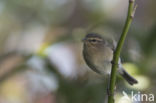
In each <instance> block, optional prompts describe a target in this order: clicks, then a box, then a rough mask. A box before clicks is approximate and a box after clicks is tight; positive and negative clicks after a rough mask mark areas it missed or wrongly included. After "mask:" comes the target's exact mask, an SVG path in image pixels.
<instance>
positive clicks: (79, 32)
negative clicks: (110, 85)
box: [0, 0, 156, 103]
mask: <svg viewBox="0 0 156 103" xmlns="http://www.w3.org/2000/svg"><path fill="white" fill-rule="evenodd" d="M136 3H137V5H138V8H137V10H136V14H135V18H134V20H133V22H132V25H131V28H130V30H129V33H128V36H127V38H126V41H125V44H124V47H123V49H122V53H121V57H122V59H121V60H122V62H123V65H124V67H125V68H126V70H127V71H128V72H129V73H130V74H132V75H133V76H134V77H135V78H136V79H137V80H138V81H139V84H137V85H135V86H133V87H132V86H129V85H128V84H127V83H126V82H125V81H124V80H123V79H122V78H120V77H119V78H117V83H116V93H115V99H116V103H134V102H131V101H128V100H125V101H122V99H123V93H122V92H123V91H125V92H126V93H127V94H128V95H131V92H132V91H134V92H135V93H138V92H140V93H142V94H153V95H154V94H156V80H155V78H156V13H155V10H156V6H155V4H156V1H155V0H137V1H136ZM127 6H128V0H116V1H112V0H98V1H97V0H0V103H105V101H107V91H106V88H107V83H106V80H105V78H102V77H100V76H99V75H97V74H96V73H94V72H93V71H91V70H89V68H88V67H87V65H86V64H85V63H84V60H83V58H82V45H83V44H82V42H81V40H82V38H83V37H84V36H85V35H86V34H87V33H89V32H95V33H99V34H101V35H104V36H107V37H110V38H111V39H112V38H113V39H115V40H116V41H117V40H118V38H119V36H120V34H121V32H122V29H123V25H124V22H125V18H126V14H127ZM135 103H136V102H135ZM137 103H154V102H148V101H143V102H142V101H141V102H137Z"/></svg>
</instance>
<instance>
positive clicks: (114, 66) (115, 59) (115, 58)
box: [108, 0, 137, 103]
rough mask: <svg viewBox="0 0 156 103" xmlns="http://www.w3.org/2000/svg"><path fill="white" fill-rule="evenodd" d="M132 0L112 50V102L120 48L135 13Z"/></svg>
mask: <svg viewBox="0 0 156 103" xmlns="http://www.w3.org/2000/svg"><path fill="white" fill-rule="evenodd" d="M134 2H135V0H129V7H128V14H127V19H126V22H125V25H124V28H123V31H122V34H121V37H120V39H119V42H118V44H117V48H116V50H115V51H114V56H113V61H112V62H113V63H112V70H111V77H110V84H109V92H110V95H108V103H114V87H115V82H116V72H117V68H118V60H119V57H120V52H121V49H122V46H123V44H124V41H125V38H126V35H127V32H128V30H129V27H130V25H131V22H132V19H133V17H134V14H135V10H136V7H137V6H135V7H134Z"/></svg>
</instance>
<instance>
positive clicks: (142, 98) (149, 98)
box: [120, 91, 155, 103]
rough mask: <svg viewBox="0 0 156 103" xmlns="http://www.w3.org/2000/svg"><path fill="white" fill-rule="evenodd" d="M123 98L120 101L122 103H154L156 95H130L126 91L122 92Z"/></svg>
mask: <svg viewBox="0 0 156 103" xmlns="http://www.w3.org/2000/svg"><path fill="white" fill-rule="evenodd" d="M122 94H123V97H122V98H121V99H120V103H125V101H127V102H151V103H152V102H154V99H155V97H154V94H152V93H151V94H142V93H141V92H137V93H134V92H133V91H132V92H131V94H129V95H128V93H126V92H125V91H123V92H122Z"/></svg>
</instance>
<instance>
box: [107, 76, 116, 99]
mask: <svg viewBox="0 0 156 103" xmlns="http://www.w3.org/2000/svg"><path fill="white" fill-rule="evenodd" d="M106 78H107V79H106V80H107V81H106V82H107V95H108V96H111V95H114V94H112V93H111V91H110V88H109V86H110V74H108V75H107V77H106Z"/></svg>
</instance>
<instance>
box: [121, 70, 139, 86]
mask: <svg viewBox="0 0 156 103" xmlns="http://www.w3.org/2000/svg"><path fill="white" fill-rule="evenodd" d="M120 70H121V71H120V72H119V73H120V75H121V76H122V77H123V78H124V79H125V80H126V81H127V82H128V83H129V84H130V85H133V84H137V83H138V81H137V80H136V79H135V78H133V77H132V76H131V75H130V74H128V73H127V72H126V71H125V70H124V69H123V68H122V69H120Z"/></svg>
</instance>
